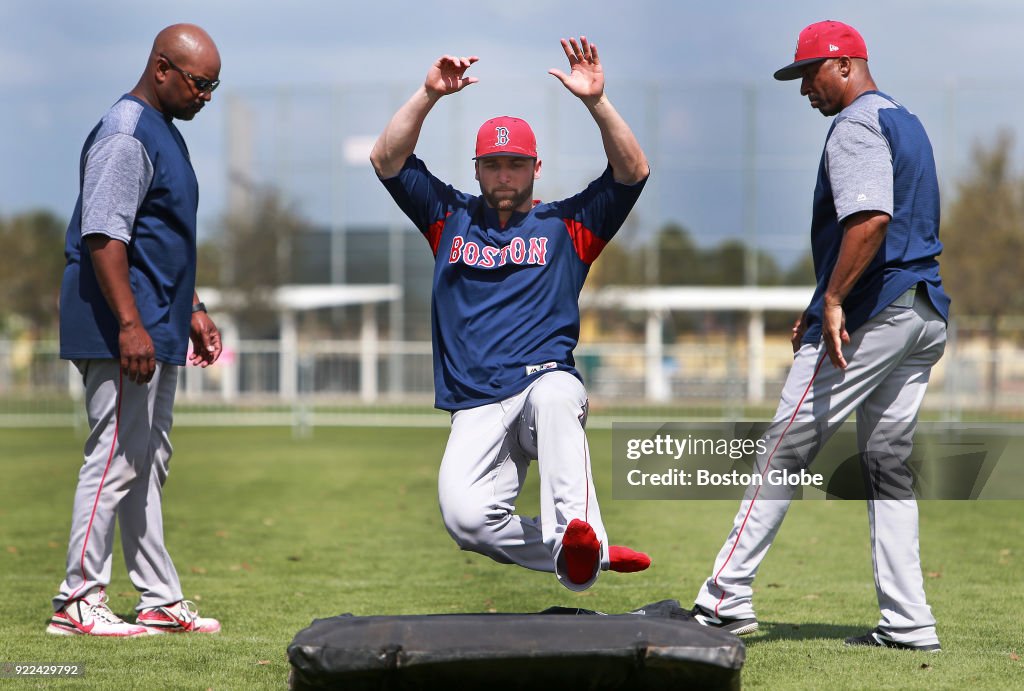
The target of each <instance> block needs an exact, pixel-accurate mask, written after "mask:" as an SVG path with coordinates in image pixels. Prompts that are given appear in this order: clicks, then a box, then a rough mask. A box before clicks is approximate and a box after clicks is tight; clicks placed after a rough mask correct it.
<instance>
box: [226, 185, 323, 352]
mask: <svg viewBox="0 0 1024 691" xmlns="http://www.w3.org/2000/svg"><path fill="white" fill-rule="evenodd" d="M308 227H309V226H308V223H307V222H306V221H305V220H304V219H303V218H302V217H301V216H300V215H299V214H298V213H297V212H296V211H295V210H294V209H293V208H292V207H291V206H290V205H288V204H287V203H286V202H285V201H284V199H283V198H282V195H281V194H280V192H278V191H277V190H275V189H273V188H270V187H258V188H253V189H251V190H249V204H247V206H246V209H245V210H244V211H235V212H229V213H228V214H227V215H225V217H224V219H223V224H222V236H221V243H220V247H221V255H220V257H219V258H217V259H213V258H212V257H210V256H209V252H208V250H207V253H206V256H207V261H211V262H216V263H217V264H218V265H219V266H220V277H219V280H218V281H217V285H219V286H220V287H221V288H222V289H223V290H224V291H225V293H226V294H227V295H233V296H235V297H236V300H235V302H234V303H232V304H229V305H227V306H226V307H227V309H228V311H230V312H232V313H233V314H234V316H235V318H236V319H237V321H238V325H239V328H240V329H241V330H242V331H243V332H245V333H246V334H247V335H249V336H255V337H267V336H273V335H275V334H276V329H277V313H276V311H275V310H274V306H273V304H272V303H273V299H272V298H273V293H274V291H275V290H276V289H277V288H278V287H280V286H283V285H286V284H288V283H291V282H293V278H294V275H293V273H294V272H293V262H292V248H293V247H294V246H295V243H296V242H297V241H298V240H299V237H300V235H301V234H302V233H303V232H305V231H306V230H307V229H308Z"/></svg>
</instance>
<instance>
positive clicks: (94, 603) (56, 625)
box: [46, 587, 148, 637]
mask: <svg viewBox="0 0 1024 691" xmlns="http://www.w3.org/2000/svg"><path fill="white" fill-rule="evenodd" d="M46 633H51V634H53V635H55V636H121V637H128V636H144V635H146V634H147V633H148V631H147V630H146V627H145V626H139V625H137V624H129V623H128V622H126V621H124V620H123V619H120V618H119V617H118V616H117V615H115V614H114V613H113V612H111V611H110V607H108V606H107V593H106V591H105V590H103V588H99V587H97V588H93V589H92V590H90V591H89V592H88V593H86V594H85V596H84V597H81V598H78V599H77V600H72V601H71V602H68V603H66V604H65V605H64V607H63V608H62V609H61V610H60V611H59V612H57V613H55V614H54V615H53V617H52V618H51V619H50V623H49V625H48V626H47V627H46Z"/></svg>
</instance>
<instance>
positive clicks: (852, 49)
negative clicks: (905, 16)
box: [775, 19, 868, 82]
mask: <svg viewBox="0 0 1024 691" xmlns="http://www.w3.org/2000/svg"><path fill="white" fill-rule="evenodd" d="M844 55H845V56H847V57H851V58H863V59H865V60H867V59H868V48H867V46H866V45H865V44H864V39H863V38H862V37H861V35H860V34H859V33H857V30H856V29H854V28H853V27H852V26H850V25H848V24H843V23H842V22H834V21H832V20H830V19H829V20H825V21H823V22H817V23H815V24H811V25H810V26H808V27H807V28H805V29H804V30H803V31H801V32H800V37H799V38H798V39H797V41H796V55H794V56H793V62H792V63H790V64H788V65H786V66H785V67H783V68H782V69H780V70H777V71H776V72H775V78H776V79H778V80H779V81H780V82H784V81H788V80H790V79H800V78H801V77H802V76H803V68H804V66H805V65H810V64H811V63H814V62H820V61H822V60H828V59H829V58H841V57H843V56H844Z"/></svg>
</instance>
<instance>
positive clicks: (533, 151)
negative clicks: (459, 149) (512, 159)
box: [474, 115, 537, 158]
mask: <svg viewBox="0 0 1024 691" xmlns="http://www.w3.org/2000/svg"><path fill="white" fill-rule="evenodd" d="M486 156H528V157H529V158H537V137H535V136H534V135H533V130H532V129H530V126H529V125H528V124H527V123H526V120H521V119H520V118H513V117H509V116H508V115H502V116H501V117H497V118H491V119H490V120H488V121H487V122H485V123H484V124H482V125H480V130H479V131H478V132H477V133H476V156H475V157H474V158H484V157H486Z"/></svg>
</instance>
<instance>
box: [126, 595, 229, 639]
mask: <svg viewBox="0 0 1024 691" xmlns="http://www.w3.org/2000/svg"><path fill="white" fill-rule="evenodd" d="M195 606H196V605H195V603H194V602H190V601H189V600H182V601H181V602H176V603H174V604H173V605H164V606H163V607H147V608H146V609H144V610H142V611H141V612H139V616H137V617H136V618H135V623H137V624H139V625H140V626H142V627H144V628H145V630H146V632H147V633H150V634H160V633H217V632H218V631H220V622H219V621H217V620H216V619H212V618H210V617H201V616H199V612H198V611H195V610H193V609H192V608H193V607H195Z"/></svg>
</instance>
